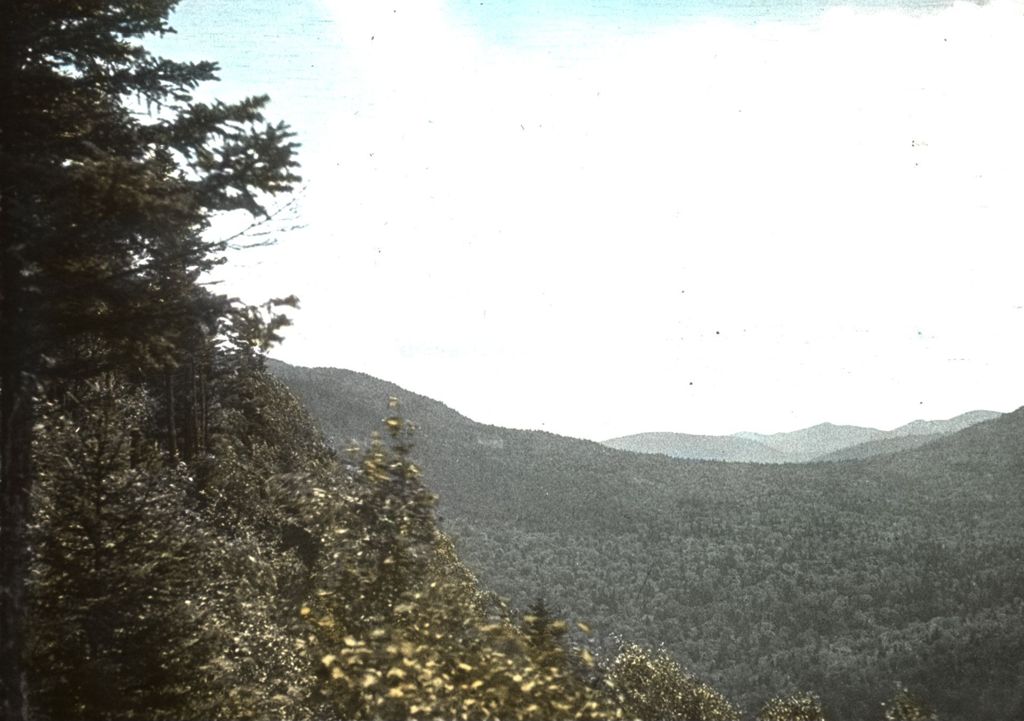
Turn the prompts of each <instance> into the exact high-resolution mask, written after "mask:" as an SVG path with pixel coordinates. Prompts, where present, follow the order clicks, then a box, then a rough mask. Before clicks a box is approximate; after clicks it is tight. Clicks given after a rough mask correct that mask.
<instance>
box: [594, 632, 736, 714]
mask: <svg viewBox="0 0 1024 721" xmlns="http://www.w3.org/2000/svg"><path fill="white" fill-rule="evenodd" d="M606 681H607V683H608V685H609V686H611V688H612V690H613V691H614V692H615V693H617V695H618V697H619V701H620V703H621V704H622V708H623V709H624V710H625V712H626V715H627V717H628V718H635V719H640V720H641V721H669V720H671V719H675V720H676V721H736V720H737V719H738V718H739V714H738V713H737V711H736V709H735V708H734V707H733V705H732V704H731V703H729V701H728V700H726V699H725V697H724V696H722V695H721V694H720V693H719V692H718V691H716V690H715V689H713V688H712V687H711V686H709V685H708V684H706V683H704V682H703V681H701V680H699V679H697V678H696V677H694V676H693V675H691V674H689V673H687V672H686V671H685V670H683V668H682V667H680V666H679V664H678V663H677V662H676V661H675V659H673V658H672V657H671V656H669V655H668V654H667V653H666V652H665V651H664V650H659V651H656V652H651V651H649V650H648V649H645V648H643V647H641V646H638V645H636V644H625V645H624V646H623V647H622V648H621V649H620V651H619V654H618V656H616V657H615V660H614V661H613V662H612V664H611V668H610V669H609V671H608V675H607V678H606Z"/></svg>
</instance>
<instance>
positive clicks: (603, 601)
mask: <svg viewBox="0 0 1024 721" xmlns="http://www.w3.org/2000/svg"><path fill="white" fill-rule="evenodd" d="M271 370H272V371H273V372H274V373H275V374H279V377H281V378H282V379H283V380H285V381H286V382H287V383H288V385H289V387H291V388H292V389H293V390H294V391H295V393H296V394H297V395H298V396H299V397H300V398H301V399H302V400H303V402H304V403H305V404H306V405H307V407H309V408H310V409H311V411H312V412H313V413H314V414H315V415H316V417H317V418H318V419H319V420H320V422H321V423H322V424H323V427H324V431H325V434H326V435H327V436H328V437H329V438H332V439H334V440H335V442H341V443H344V441H345V439H348V438H350V437H353V436H356V437H358V436H359V435H360V434H362V433H364V432H365V428H367V427H369V426H368V425H367V424H369V423H370V422H372V420H373V419H374V418H377V417H379V410H378V409H377V408H376V407H375V406H374V403H379V398H380V397H382V396H384V395H387V394H401V395H402V398H403V408H404V413H405V414H406V415H407V416H408V417H410V418H411V419H414V420H415V421H416V422H417V424H418V426H419V427H420V429H421V432H420V439H419V443H418V445H417V448H416V456H417V461H419V462H421V464H422V465H423V467H424V468H427V469H429V471H430V482H431V484H430V487H431V489H432V490H434V491H435V492H437V494H438V496H439V499H440V501H439V502H440V506H439V511H440V514H441V516H442V517H443V518H444V523H443V527H444V530H445V532H446V533H448V534H449V535H450V536H451V537H452V539H453V541H454V542H455V544H456V548H457V549H458V553H459V555H460V557H461V558H462V559H463V561H465V563H466V564H467V565H468V566H469V567H470V568H471V569H472V570H473V572H474V573H476V574H477V575H478V576H479V578H480V580H481V582H482V583H483V584H484V586H485V587H486V588H488V589H490V590H492V591H494V592H495V593H497V594H499V595H500V596H502V597H504V598H506V599H508V601H509V603H510V604H511V605H513V606H516V607H525V606H526V605H528V604H529V603H530V602H531V601H532V600H533V599H534V598H536V596H537V595H538V594H541V593H542V594H543V595H544V596H545V598H546V600H547V601H548V602H549V603H550V604H551V605H553V606H556V607H558V608H559V609H564V612H565V613H566V614H567V615H569V616H570V617H571V618H579V619H584V620H586V621H587V623H589V624H591V625H592V626H593V628H594V630H595V632H596V636H597V638H598V639H602V638H608V637H610V636H611V635H612V634H619V635H621V636H623V637H625V638H628V639H632V640H635V641H637V642H638V643H642V644H646V645H649V646H651V645H657V644H661V643H663V644H664V645H665V648H666V650H667V651H668V652H669V653H670V654H671V655H672V656H673V657H674V658H676V659H678V660H679V661H680V663H682V664H683V665H684V666H685V667H687V668H689V669H691V670H692V671H694V672H695V673H697V674H698V675H700V676H701V677H704V678H708V679H713V680H714V685H715V687H716V688H718V689H720V690H721V691H722V692H723V693H725V694H726V695H727V696H728V698H729V699H730V700H732V701H733V702H734V703H736V704H737V706H739V707H740V708H741V709H743V710H744V711H746V712H749V713H751V714H752V713H753V712H754V711H756V710H757V709H758V708H759V706H760V704H761V703H762V702H763V701H764V699H767V698H770V697H771V696H772V695H775V694H777V693H779V692H780V691H781V690H784V689H790V688H808V689H815V690H816V691H817V692H818V693H820V695H821V697H822V699H823V702H824V703H825V704H826V705H827V707H828V709H829V711H830V714H831V715H832V716H833V717H835V718H837V719H846V720H849V721H859V720H860V719H866V718H872V717H874V716H877V715H878V713H879V712H878V709H879V708H880V705H881V703H882V702H883V701H885V700H886V698H887V692H888V691H889V689H890V688H891V685H892V680H893V679H901V680H903V681H904V682H906V683H907V684H908V685H911V687H912V688H914V689H916V690H918V691H919V692H920V694H921V695H922V696H924V697H925V698H927V699H928V702H929V703H930V704H932V705H933V706H934V707H935V708H936V709H937V710H938V712H939V713H940V714H941V716H942V718H943V719H949V720H950V721H973V720H974V719H975V718H978V717H979V715H984V716H985V717H987V718H992V719H1015V718H1017V717H1018V716H1020V715H1021V710H1022V709H1021V707H1020V699H1021V698H1024V696H1022V695H1021V694H1022V692H1024V683H1022V681H1021V679H1024V603H1022V602H1021V601H1020V600H1019V599H1024V565H1022V564H1021V563H1020V549H1021V548H1022V547H1024V495H1022V494H1021V493H1020V487H1019V486H1020V484H1019V478H1020V477H1021V469H1024V445H1022V444H1021V443H1020V438H1021V437H1022V435H1024V412H1020V411H1018V412H1016V413H1012V414H1007V415H1006V416H1004V417H1002V418H1000V419H998V420H995V421H990V422H988V423H983V424H980V425H977V426H974V427H972V428H969V429H967V430H965V431H962V432H961V433H959V434H957V435H955V436H951V437H950V438H947V439H944V440H943V441H942V442H941V444H937V445H935V446H931V447H928V448H924V449H919V450H915V451H912V452H910V453H903V454H900V455H897V456H892V457H889V458H879V459H873V460H870V461H858V462H850V463H821V464H801V465H795V464H794V465H785V466H766V465H753V464H724V463H711V462H698V461H683V460H676V459H670V458H664V457H659V456H653V455H638V454H632V453H623V452H620V451H615V450H613V449H609V448H606V447H603V446H601V445H598V444H594V443H588V442H585V441H579V440H575V439H569V438H560V437H558V436H554V435H552V434H549V433H541V432H528V431H517V430H510V429H503V428H495V427H492V426H486V425H483V424H478V423H474V422H473V421H471V420H469V419H468V418H465V417H463V416H460V415H459V414H457V413H456V412H454V411H452V410H451V409H449V408H446V407H444V406H443V405H442V404H440V403H438V402H436V401H432V400H430V399H428V398H423V397H420V396H416V395H415V394H411V393H407V392H404V391H402V390H401V389H399V388H397V387H396V386H394V385H393V384H389V383H385V382H383V381H378V380H375V379H373V378H370V377H368V376H365V375H362V374H357V373H352V372H348V371H341V370H334V369H324V368H320V369H304V368H288V367H285V366H283V365H282V364H274V365H272V366H271ZM375 399H376V400H375ZM602 650H604V651H605V652H606V653H614V648H610V647H608V646H607V645H605V646H602ZM889 695H891V694H889Z"/></svg>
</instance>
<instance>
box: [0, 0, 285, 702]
mask: <svg viewBox="0 0 1024 721" xmlns="http://www.w3.org/2000/svg"><path fill="white" fill-rule="evenodd" d="M174 5H175V0H102V1H101V0H88V1H86V2H79V1H76V2H71V1H70V0H52V1H51V2H45V3H41V2H38V1H37V0H4V2H3V6H2V11H0V348H2V349H3V352H2V353H0V586H2V590H3V593H2V594H0V710H2V714H3V716H4V717H5V718H9V719H20V718H24V717H25V714H26V689H25V675H24V669H23V665H22V657H23V650H24V643H25V623H24V622H25V599H24V589H25V578H26V570H27V561H28V559H27V535H26V534H27V523H28V519H29V506H30V497H31V490H32V484H33V479H34V475H35V471H34V462H33V456H32V449H33V443H32V440H33V429H34V427H35V423H36V414H37V407H36V406H37V400H36V399H37V398H38V397H39V395H40V393H39V384H40V383H41V382H46V381H52V380H60V379H64V378H68V377H69V376H72V375H74V376H79V377H88V376H91V375H95V373H97V372H98V371H100V370H102V369H104V368H110V367H112V366H114V365H116V364H121V365H124V364H126V363H127V362H129V361H130V362H132V363H134V364H135V365H138V366H142V365H145V366H150V367H152V366H158V365H166V366H169V367H173V366H174V365H175V362H176V361H175V356H176V353H175V349H177V348H179V347H180V346H181V345H182V343H183V342H184V340H185V338H184V336H183V334H182V332H181V329H182V324H181V323H179V322H176V321H180V320H181V319H183V318H184V319H195V318H199V317H202V316H203V315H204V314H210V313H212V314H213V315H214V316H218V315H222V314H223V313H224V312H225V304H226V301H225V300H224V299H218V298H216V297H215V296H211V295H210V294H208V293H196V292H194V291H195V282H196V279H197V277H198V275H199V274H200V273H201V272H202V271H204V270H207V269H209V268H210V267H212V266H213V265H214V264H215V263H217V262H218V253H219V251H220V250H222V246H221V244H218V243H211V242H209V241H207V240H206V239H205V236H204V235H203V231H204V230H205V229H206V227H207V224H208V220H209V217H210V214H211V213H214V212H218V211H232V210H243V211H246V212H248V213H252V214H261V213H264V212H265V211H264V206H263V200H262V198H263V197H265V196H266V194H273V193H277V192H280V191H285V190H288V189H289V188H290V186H291V184H292V183H293V182H294V181H295V180H296V176H295V175H294V173H293V172H292V170H293V167H294V165H295V163H294V161H293V153H294V149H295V146H294V143H292V142H291V139H290V134H289V132H288V130H287V128H285V127H284V126H283V125H272V124H267V123H266V122H265V121H264V119H263V116H262V109H263V107H264V105H265V103H266V98H250V99H246V100H243V101H242V102H239V103H236V104H225V103H220V102H217V103H212V104H204V103H199V102H196V101H195V100H194V98H193V96H192V92H193V90H194V89H195V88H196V87H197V86H198V85H199V84H200V83H202V82H204V81H208V80H213V79H214V73H215V71H216V66H215V65H214V64H212V63H175V62H171V61H168V60H164V59H161V58H156V57H154V56H152V55H151V54H150V53H148V52H147V51H146V50H145V49H144V48H143V47H142V46H141V45H140V44H139V41H140V39H141V38H143V37H144V36H146V35H148V34H152V33H162V32H166V31H167V30H168V26H167V24H166V23H167V16H168V14H169V13H170V11H171V9H172V8H173V7H174ZM184 325H185V326H186V328H187V326H188V325H189V324H188V323H186V324H184ZM96 339H100V341H101V342H93V341H95V340H96ZM83 347H84V348H88V349H89V350H90V352H89V353H86V354H80V353H78V352H77V351H79V350H81V349H82V348H83Z"/></svg>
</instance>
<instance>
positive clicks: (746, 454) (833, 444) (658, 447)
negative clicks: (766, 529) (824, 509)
mask: <svg viewBox="0 0 1024 721" xmlns="http://www.w3.org/2000/svg"><path fill="white" fill-rule="evenodd" d="M1000 415H1002V414H1000V413H997V412H995V411H988V410H975V411H968V412H966V413H961V414H959V415H957V416H954V417H953V418H948V419H942V420H920V419H919V420H915V421H911V422H910V423H906V424H904V425H902V426H899V427H897V428H894V429H892V430H888V431H884V430H879V429H877V428H871V427H866V426H854V425H839V424H835V423H830V422H827V421H826V422H823V423H818V424H816V425H813V426H808V427H806V428H800V429H797V430H795V431H783V432H779V433H754V432H750V431H741V432H739V433H733V434H731V435H728V436H702V435H692V434H685V433H671V432H647V433H636V434H632V435H629V436H622V437H619V438H612V439H609V440H606V441H603V443H604V444H605V445H608V446H610V447H612V448H617V449H619V450H627V451H634V452H637V453H660V454H663V455H667V456H671V457H673V458H698V459H708V460H718V461H730V462H741V463H749V462H753V463H808V462H812V461H826V460H833V461H837V460H853V459H857V458H868V457H870V456H873V455H882V454H885V453H892V452H897V451H899V450H906V449H910V448H916V447H918V446H920V445H923V444H924V443H927V442H929V439H932V440H933V439H935V438H938V437H941V436H944V435H949V434H951V433H955V432H956V431H959V430H963V429H964V428H967V427H970V426H971V425H974V424H976V423H981V422H983V421H986V420H992V419H993V418H997V417H999V416H1000ZM897 439H904V440H902V441H900V440H897Z"/></svg>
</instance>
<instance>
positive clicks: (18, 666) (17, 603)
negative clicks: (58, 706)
mask: <svg viewBox="0 0 1024 721" xmlns="http://www.w3.org/2000/svg"><path fill="white" fill-rule="evenodd" d="M2 201H3V198H2V197H0V264H2V266H0V719H3V720H4V721H21V720H22V719H25V718H26V716H27V712H26V696H27V694H26V681H25V666H24V663H23V660H24V650H25V610H26V609H25V578H26V574H27V570H28V518H29V496H30V493H31V490H32V425H33V421H32V416H33V403H34V399H33V393H32V379H31V375H30V374H29V372H28V371H29V368H28V367H27V365H28V364H27V362H26V361H27V360H28V359H27V354H28V353H29V352H30V351H28V349H27V346H28V342H29V338H28V336H26V335H25V320H24V317H23V314H22V313H21V312H20V311H21V308H20V306H21V298H20V296H21V292H20V287H19V286H20V281H21V263H20V262H18V258H17V255H18V253H17V252H16V250H15V249H14V248H12V247H11V246H12V242H11V238H10V234H9V233H8V232H7V228H5V227H4V222H5V220H6V218H5V216H4V212H3V210H4V209H3V206H2Z"/></svg>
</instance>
